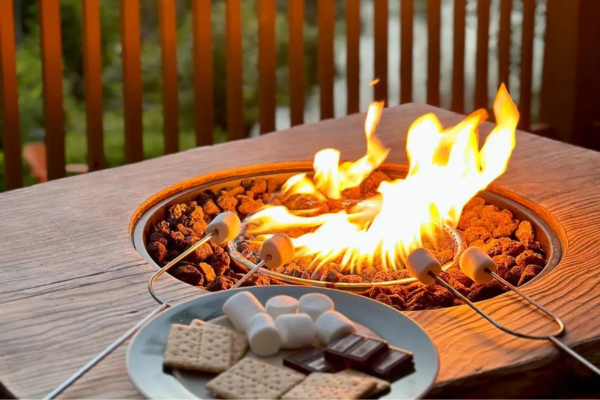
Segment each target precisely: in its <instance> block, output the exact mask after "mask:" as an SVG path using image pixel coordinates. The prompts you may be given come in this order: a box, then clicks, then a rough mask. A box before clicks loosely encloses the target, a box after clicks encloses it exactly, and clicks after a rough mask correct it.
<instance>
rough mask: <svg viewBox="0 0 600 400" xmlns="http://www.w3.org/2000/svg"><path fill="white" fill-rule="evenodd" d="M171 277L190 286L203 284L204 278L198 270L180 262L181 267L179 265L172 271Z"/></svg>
mask: <svg viewBox="0 0 600 400" xmlns="http://www.w3.org/2000/svg"><path fill="white" fill-rule="evenodd" d="M173 276H174V277H175V278H177V279H179V280H180V281H183V282H185V283H187V284H190V285H192V286H199V285H202V284H203V283H204V277H203V276H202V274H201V273H200V271H198V269H197V268H196V267H195V266H194V265H192V264H188V263H185V264H184V261H182V265H179V266H177V267H176V268H175V271H173Z"/></svg>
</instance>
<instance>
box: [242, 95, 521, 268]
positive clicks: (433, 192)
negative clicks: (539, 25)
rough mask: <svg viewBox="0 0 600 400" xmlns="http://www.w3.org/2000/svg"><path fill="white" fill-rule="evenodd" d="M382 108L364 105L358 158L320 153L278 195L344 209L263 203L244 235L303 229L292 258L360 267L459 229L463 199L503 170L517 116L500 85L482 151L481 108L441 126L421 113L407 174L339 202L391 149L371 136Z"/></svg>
mask: <svg viewBox="0 0 600 400" xmlns="http://www.w3.org/2000/svg"><path fill="white" fill-rule="evenodd" d="M382 109H383V104H382V103H377V102H376V103H372V104H371V105H370V107H369V110H368V113H367V117H366V121H365V137H366V141H367V152H366V154H365V155H364V156H363V157H362V158H360V159H359V160H357V161H355V162H344V163H341V164H340V152H339V151H338V150H335V149H324V150H321V151H319V152H318V153H317V154H316V155H315V158H314V163H313V167H314V170H315V172H314V175H313V176H312V178H311V177H309V175H308V174H300V175H295V176H293V177H291V178H290V179H288V181H287V182H286V183H285V184H284V185H283V187H282V193H281V194H280V196H281V197H280V198H281V199H282V200H285V199H286V198H287V199H289V198H291V197H290V196H298V195H304V196H307V197H308V198H310V199H314V204H315V205H316V206H317V205H318V204H324V202H326V201H328V199H333V200H339V199H342V203H343V204H344V205H345V208H343V209H342V210H340V211H337V212H326V213H319V212H318V210H314V209H313V210H311V209H308V210H307V209H304V210H290V209H288V208H287V207H285V206H283V205H277V206H266V207H265V208H263V209H261V210H259V211H258V212H256V213H255V214H253V215H250V216H249V217H248V218H247V219H246V221H245V222H246V226H247V233H248V234H253V235H261V236H262V238H264V239H266V238H267V237H268V236H269V234H272V233H274V232H281V231H289V230H293V229H303V230H304V231H305V232H304V231H303V232H304V233H303V234H301V235H299V236H298V237H296V238H293V239H292V240H293V242H294V245H295V247H296V250H297V256H312V257H314V260H315V261H314V262H316V263H318V264H319V265H323V264H325V263H329V262H332V261H335V262H337V263H338V264H339V266H340V269H341V270H346V269H350V270H358V272H360V268H361V266H363V265H365V263H366V264H367V265H377V266H378V267H379V268H382V269H383V270H389V269H396V268H398V267H399V266H402V265H403V264H404V261H405V260H406V257H407V255H408V254H409V252H410V251H412V250H413V249H415V248H416V247H419V246H421V245H422V240H423V238H424V237H425V236H426V235H429V234H432V232H433V229H434V228H435V226H441V225H449V226H452V227H456V226H457V225H458V220H459V218H460V215H461V212H462V209H463V207H464V206H465V204H466V203H467V202H468V201H469V200H470V199H471V198H473V197H474V196H475V195H476V194H477V193H478V192H479V191H481V190H483V189H485V188H486V187H487V186H488V185H489V184H490V183H491V182H492V181H493V180H494V179H496V178H497V177H499V176H500V175H502V174H503V173H504V171H505V170H506V166H507V164H508V161H509V159H510V156H511V153H512V150H513V148H514V146H515V129H516V126H517V122H518V119H519V113H518V111H517V108H516V106H515V104H514V103H513V101H512V99H511V98H510V96H509V94H508V92H507V90H506V88H505V87H504V85H502V86H501V87H500V89H499V91H498V94H497V96H496V99H495V101H494V115H495V117H496V122H497V125H496V127H495V128H494V129H493V131H492V132H491V133H490V134H489V135H488V137H487V139H486V141H485V143H484V145H483V147H482V148H481V150H479V143H478V126H479V125H480V124H481V123H482V122H483V121H484V120H485V119H486V118H487V113H486V112H485V111H484V110H479V111H476V112H474V113H473V114H471V115H469V116H467V117H466V118H465V119H464V120H463V121H462V122H460V123H459V124H457V125H456V126H453V127H448V128H446V129H444V128H443V127H442V125H441V123H440V121H439V120H438V119H437V117H436V116H435V115H433V114H427V115H424V116H422V117H420V118H418V119H417V120H416V121H415V122H414V123H413V124H412V125H411V127H410V128H409V130H408V135H407V144H406V151H407V154H408V160H409V171H408V174H407V176H406V178H404V179H396V180H394V181H382V182H381V183H380V184H379V187H378V188H377V195H376V196H374V197H371V198H369V199H364V200H351V199H344V198H343V192H344V190H347V189H351V188H355V187H357V186H358V185H360V184H361V182H363V180H365V178H367V177H368V176H369V175H370V174H371V173H372V172H373V171H374V170H376V169H377V167H379V166H380V165H381V163H383V161H384V160H385V159H386V157H387V155H388V153H389V149H387V148H385V147H384V146H383V145H382V143H381V142H380V141H379V139H378V138H377V137H376V136H375V129H376V127H377V124H378V123H379V119H380V117H381V112H382Z"/></svg>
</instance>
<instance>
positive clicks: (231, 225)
mask: <svg viewBox="0 0 600 400" xmlns="http://www.w3.org/2000/svg"><path fill="white" fill-rule="evenodd" d="M240 228H241V223H240V220H239V218H238V216H237V215H236V214H234V213H232V212H225V213H221V214H219V215H217V216H216V217H215V219H213V221H212V222H211V223H210V224H209V225H208V226H207V227H206V235H205V236H204V237H203V238H202V239H200V240H199V241H197V242H196V243H194V244H193V245H191V246H190V247H189V248H187V249H186V250H185V251H184V252H183V253H181V254H180V255H179V256H177V257H176V258H175V259H174V260H172V261H171V262H169V263H168V264H167V265H165V266H164V267H162V268H161V269H160V270H158V271H156V272H155V273H154V274H153V275H152V276H151V277H150V279H149V280H148V291H149V292H150V295H151V296H152V298H154V300H156V301H157V302H158V303H159V304H160V306H159V307H158V308H157V309H155V310H154V311H152V312H151V313H150V314H148V315H147V316H146V317H145V318H144V319H142V320H141V321H140V322H138V323H137V324H136V325H135V326H134V327H133V328H131V329H130V330H128V331H127V332H125V333H124V334H123V335H122V336H121V337H119V338H118V339H117V340H115V341H114V342H112V343H111V344H110V345H109V346H108V347H107V348H105V349H104V350H103V351H102V352H101V353H100V354H98V355H97V356H96V357H94V358H93V359H92V360H91V361H90V362H88V363H87V364H86V365H84V366H83V367H82V368H81V369H80V370H79V371H77V372H76V373H74V374H73V375H72V376H71V377H70V378H69V379H67V380H66V381H64V382H63V383H62V384H61V385H60V386H59V387H57V388H56V389H54V390H53V391H52V392H50V393H49V394H48V395H47V396H46V397H44V399H45V400H46V399H54V398H56V396H58V395H59V394H61V393H62V392H63V391H64V390H65V389H67V388H68V387H69V386H71V385H72V384H73V383H75V381H77V380H78V379H79V378H81V377H82V376H83V375H85V374H86V373H87V372H88V371H89V370H90V369H92V368H93V367H94V366H95V365H96V364H98V363H99V362H100V361H102V360H103V359H104V358H105V357H106V356H107V355H109V354H110V353H112V352H113V351H114V350H115V349H116V348H117V347H119V346H120V345H122V344H123V343H125V341H126V340H127V339H129V338H130V337H131V336H133V334H134V333H136V332H137V331H138V329H140V328H141V327H142V326H144V325H145V324H146V323H147V322H148V321H150V320H151V319H152V318H154V317H155V316H156V315H158V314H159V313H161V312H162V311H163V310H166V309H167V308H169V307H170V304H169V303H168V302H167V301H166V300H164V299H163V298H161V297H160V296H159V295H158V294H156V292H155V291H154V282H155V281H156V279H157V278H158V277H159V276H161V275H162V274H164V273H165V272H167V271H168V270H169V269H171V268H172V267H174V266H175V265H177V264H178V263H179V262H180V261H181V260H183V259H184V258H185V257H187V256H188V255H190V254H191V253H192V252H193V251H194V250H196V249H197V248H199V247H200V246H202V245H203V244H205V243H206V242H208V241H209V240H212V241H213V242H215V243H222V242H224V241H228V240H232V239H234V238H235V237H236V236H237V235H238V234H239V232H240Z"/></svg>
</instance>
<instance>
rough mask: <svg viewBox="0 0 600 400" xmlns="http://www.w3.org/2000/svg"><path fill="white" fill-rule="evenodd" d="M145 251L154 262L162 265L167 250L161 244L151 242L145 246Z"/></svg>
mask: <svg viewBox="0 0 600 400" xmlns="http://www.w3.org/2000/svg"><path fill="white" fill-rule="evenodd" d="M146 251H148V254H150V257H152V259H153V260H154V261H156V262H157V263H158V264H159V265H162V264H164V262H165V260H166V257H167V248H166V247H165V245H164V244H162V243H161V242H152V243H150V244H149V245H148V246H146Z"/></svg>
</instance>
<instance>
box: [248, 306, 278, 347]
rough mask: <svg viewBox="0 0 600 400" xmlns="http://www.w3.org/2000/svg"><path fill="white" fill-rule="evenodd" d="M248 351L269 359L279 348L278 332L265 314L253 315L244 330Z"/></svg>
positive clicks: (271, 320) (269, 317)
mask: <svg viewBox="0 0 600 400" xmlns="http://www.w3.org/2000/svg"><path fill="white" fill-rule="evenodd" d="M246 336H248V344H250V350H252V352H253V353H254V354H256V355H257V356H259V357H269V356H272V355H275V354H277V352H278V351H279V349H280V348H281V339H280V337H279V331H278V330H277V328H276V327H275V322H273V318H271V316H270V315H269V314H267V313H260V314H255V315H254V316H253V317H252V318H250V321H248V327H247V328H246Z"/></svg>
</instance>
